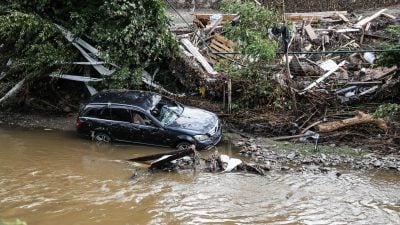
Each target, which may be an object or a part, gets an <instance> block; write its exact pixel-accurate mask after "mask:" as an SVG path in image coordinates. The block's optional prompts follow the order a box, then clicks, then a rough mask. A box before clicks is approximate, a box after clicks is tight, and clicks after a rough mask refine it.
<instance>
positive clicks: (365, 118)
mask: <svg viewBox="0 0 400 225" xmlns="http://www.w3.org/2000/svg"><path fill="white" fill-rule="evenodd" d="M364 123H373V124H375V125H376V126H378V127H379V128H381V129H382V130H387V129H388V126H387V124H386V122H385V121H384V120H383V119H376V118H374V117H372V115H370V114H366V113H363V112H360V111H357V114H356V116H355V117H352V118H349V119H344V120H339V121H333V122H327V123H322V124H319V125H317V127H316V128H317V130H318V131H319V132H321V133H328V132H332V131H335V130H338V129H341V128H344V127H349V126H354V125H358V124H364Z"/></svg>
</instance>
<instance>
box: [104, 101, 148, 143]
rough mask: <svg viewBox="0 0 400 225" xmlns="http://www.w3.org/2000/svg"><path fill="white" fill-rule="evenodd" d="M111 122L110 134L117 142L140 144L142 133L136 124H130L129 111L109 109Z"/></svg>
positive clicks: (119, 108)
mask: <svg viewBox="0 0 400 225" xmlns="http://www.w3.org/2000/svg"><path fill="white" fill-rule="evenodd" d="M111 120H112V121H113V124H112V127H111V132H112V135H113V137H114V139H116V140H117V141H124V142H132V143H142V142H143V137H144V135H143V133H142V131H141V129H140V126H139V125H138V124H135V123H132V114H131V111H130V110H129V109H127V108H124V107H115V106H114V107H112V108H111Z"/></svg>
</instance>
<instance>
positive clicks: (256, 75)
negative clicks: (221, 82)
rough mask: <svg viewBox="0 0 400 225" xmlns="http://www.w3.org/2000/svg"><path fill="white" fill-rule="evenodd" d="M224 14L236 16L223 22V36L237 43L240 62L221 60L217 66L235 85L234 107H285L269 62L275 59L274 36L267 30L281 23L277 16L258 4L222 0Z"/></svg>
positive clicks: (275, 46) (273, 10)
mask: <svg viewBox="0 0 400 225" xmlns="http://www.w3.org/2000/svg"><path fill="white" fill-rule="evenodd" d="M221 10H222V11H223V12H224V13H230V14H238V15H240V22H238V23H231V24H226V25H225V27H224V28H225V29H226V34H225V35H226V36H227V37H228V38H229V39H231V40H233V41H234V42H235V43H237V50H238V51H239V52H240V53H241V54H242V55H244V57H243V58H241V59H240V61H241V64H242V65H238V64H237V63H235V62H232V61H228V60H224V61H222V62H220V64H219V65H218V68H219V71H222V72H225V73H226V74H228V75H229V76H230V78H232V79H233V82H234V83H236V84H237V87H236V88H235V90H236V91H237V92H236V97H237V101H236V104H235V105H234V106H236V107H254V106H257V105H264V106H265V105H269V106H273V107H274V108H276V107H277V108H286V106H287V104H288V101H286V99H285V95H286V94H285V93H283V90H282V89H281V87H280V85H279V84H278V83H277V82H276V81H275V80H274V79H273V74H274V72H275V73H276V71H272V69H271V67H270V65H271V64H274V62H275V60H276V57H277V56H276V52H277V50H278V47H279V43H278V40H277V39H270V38H269V35H270V30H271V29H272V28H273V27H280V26H282V24H283V23H282V20H281V16H280V15H279V13H278V11H277V10H276V9H275V8H267V7H265V6H259V5H257V4H255V3H254V1H223V2H222V5H221Z"/></svg>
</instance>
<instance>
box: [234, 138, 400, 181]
mask: <svg viewBox="0 0 400 225" xmlns="http://www.w3.org/2000/svg"><path fill="white" fill-rule="evenodd" d="M233 136H234V138H233V139H232V140H233V144H234V145H235V146H236V147H238V148H239V149H240V150H239V151H240V154H241V155H242V156H244V157H245V158H247V159H249V160H251V161H254V162H256V163H258V164H260V165H261V166H263V167H269V168H270V169H273V170H283V171H296V172H304V171H314V172H329V171H332V170H334V168H337V167H345V168H349V169H362V170H369V169H383V170H394V171H400V154H399V153H398V152H397V153H391V154H386V153H384V152H379V151H370V150H367V149H366V148H365V147H362V146H361V147H358V148H351V147H348V146H345V145H338V144H330V145H325V146H317V148H315V144H313V143H311V142H304V143H293V142H277V141H273V140H271V139H269V138H260V137H259V138H254V137H251V138H243V137H240V136H237V135H233ZM339 144H340V143H339ZM338 175H340V174H338Z"/></svg>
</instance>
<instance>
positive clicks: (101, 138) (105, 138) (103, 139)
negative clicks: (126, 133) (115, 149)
mask: <svg viewBox="0 0 400 225" xmlns="http://www.w3.org/2000/svg"><path fill="white" fill-rule="evenodd" d="M93 140H94V141H95V142H96V143H99V144H102V143H110V142H111V137H110V136H109V135H108V134H105V133H96V134H95V135H94V137H93Z"/></svg>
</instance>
